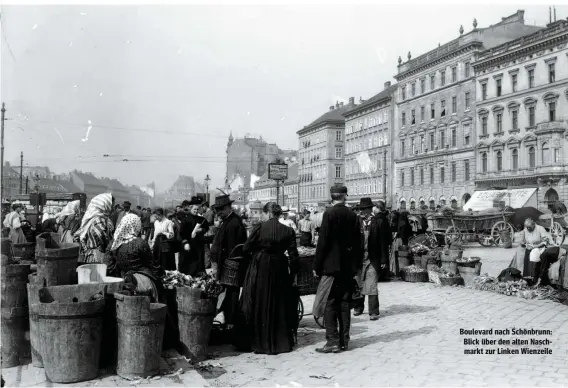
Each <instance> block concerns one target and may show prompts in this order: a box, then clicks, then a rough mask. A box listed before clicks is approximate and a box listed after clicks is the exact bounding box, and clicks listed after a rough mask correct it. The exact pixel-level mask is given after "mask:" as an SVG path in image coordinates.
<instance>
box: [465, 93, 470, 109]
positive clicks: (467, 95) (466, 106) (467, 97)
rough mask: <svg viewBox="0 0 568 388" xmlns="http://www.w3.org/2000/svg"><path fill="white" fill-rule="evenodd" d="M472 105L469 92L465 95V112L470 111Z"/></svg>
mask: <svg viewBox="0 0 568 388" xmlns="http://www.w3.org/2000/svg"><path fill="white" fill-rule="evenodd" d="M470 104H471V100H470V94H469V92H466V93H465V110H469V107H470Z"/></svg>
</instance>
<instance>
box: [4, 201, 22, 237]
mask: <svg viewBox="0 0 568 388" xmlns="http://www.w3.org/2000/svg"><path fill="white" fill-rule="evenodd" d="M22 209H23V206H22V205H21V204H19V203H15V204H13V205H12V212H11V213H8V214H7V215H6V218H5V219H4V226H5V227H6V228H9V229H10V234H9V235H8V237H9V238H10V240H12V244H23V243H26V242H27V240H26V236H25V235H24V231H23V230H22V222H21V217H20V213H21V212H22Z"/></svg>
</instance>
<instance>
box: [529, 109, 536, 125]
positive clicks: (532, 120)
mask: <svg viewBox="0 0 568 388" xmlns="http://www.w3.org/2000/svg"><path fill="white" fill-rule="evenodd" d="M534 112H535V108H534V106H531V107H529V127H534V126H535V117H534Z"/></svg>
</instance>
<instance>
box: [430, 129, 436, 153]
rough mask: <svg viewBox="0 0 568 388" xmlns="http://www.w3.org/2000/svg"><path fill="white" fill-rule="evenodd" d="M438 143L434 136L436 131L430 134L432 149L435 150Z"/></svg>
mask: <svg viewBox="0 0 568 388" xmlns="http://www.w3.org/2000/svg"><path fill="white" fill-rule="evenodd" d="M435 145H436V141H435V138H434V132H432V133H431V134H430V149H431V150H433V149H434V146H435Z"/></svg>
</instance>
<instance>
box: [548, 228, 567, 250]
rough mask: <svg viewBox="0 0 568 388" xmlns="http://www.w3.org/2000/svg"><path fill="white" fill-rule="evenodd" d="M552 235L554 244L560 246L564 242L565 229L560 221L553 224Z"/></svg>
mask: <svg viewBox="0 0 568 388" xmlns="http://www.w3.org/2000/svg"><path fill="white" fill-rule="evenodd" d="M550 237H551V239H552V244H554V246H556V247H559V246H560V245H562V243H563V242H564V238H565V234H564V229H563V228H562V225H560V224H559V223H558V222H555V223H554V224H552V228H550Z"/></svg>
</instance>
